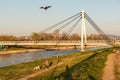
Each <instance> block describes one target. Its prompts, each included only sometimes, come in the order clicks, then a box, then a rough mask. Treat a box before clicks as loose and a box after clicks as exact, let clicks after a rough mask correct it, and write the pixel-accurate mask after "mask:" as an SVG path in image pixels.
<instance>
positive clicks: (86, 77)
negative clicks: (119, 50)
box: [29, 49, 113, 80]
mask: <svg viewBox="0 0 120 80" xmlns="http://www.w3.org/2000/svg"><path fill="white" fill-rule="evenodd" d="M112 50H113V49H104V50H96V51H94V52H95V53H96V54H93V55H91V56H90V55H89V56H84V57H82V58H79V57H78V58H77V56H78V55H76V59H74V60H73V61H70V62H68V63H66V64H63V65H61V66H59V67H57V68H56V69H54V70H51V71H49V72H46V73H44V74H42V75H39V76H36V77H34V78H31V79H29V80H72V79H74V80H101V77H102V73H103V72H102V71H103V67H104V63H105V61H106V57H107V55H108V54H109V53H111V52H112ZM86 53H88V52H83V53H82V54H86ZM71 55H73V56H74V55H75V54H71ZM67 66H68V68H67Z"/></svg>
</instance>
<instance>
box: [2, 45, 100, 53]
mask: <svg viewBox="0 0 120 80" xmlns="http://www.w3.org/2000/svg"><path fill="white" fill-rule="evenodd" d="M96 47H102V46H87V47H86V49H89V48H96ZM74 49H80V46H76V47H75V46H62V47H52V48H45V49H18V50H17V49H15V50H3V51H0V55H6V54H20V53H28V52H43V51H55V50H74Z"/></svg>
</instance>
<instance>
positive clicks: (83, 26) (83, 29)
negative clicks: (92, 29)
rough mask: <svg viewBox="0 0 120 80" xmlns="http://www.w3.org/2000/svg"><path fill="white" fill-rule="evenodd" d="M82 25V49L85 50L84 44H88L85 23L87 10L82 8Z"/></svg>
mask: <svg viewBox="0 0 120 80" xmlns="http://www.w3.org/2000/svg"><path fill="white" fill-rule="evenodd" d="M81 17H82V27H81V51H84V46H86V45H87V36H86V25H85V11H84V10H82V14H81Z"/></svg>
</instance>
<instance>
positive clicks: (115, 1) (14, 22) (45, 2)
mask: <svg viewBox="0 0 120 80" xmlns="http://www.w3.org/2000/svg"><path fill="white" fill-rule="evenodd" d="M41 6H52V7H51V8H49V9H48V10H47V11H44V10H42V9H40V7H41ZM82 9H84V10H85V12H86V13H87V14H88V15H89V16H90V17H91V18H92V19H93V20H94V21H95V23H96V24H97V25H98V26H99V27H100V28H101V29H102V30H103V31H104V32H105V33H107V34H113V35H120V0H0V34H8V35H15V36H27V35H30V34H31V33H32V32H40V31H41V30H43V29H45V28H47V27H49V26H51V25H54V24H56V23H58V22H60V21H62V20H64V19H66V18H68V17H70V16H72V15H74V14H76V13H79V12H81V10H82ZM86 23H87V21H86ZM77 28H78V29H77V30H78V31H76V32H80V27H77ZM86 28H87V34H90V33H92V32H93V30H94V29H93V28H92V27H91V26H90V25H89V23H87V25H86Z"/></svg>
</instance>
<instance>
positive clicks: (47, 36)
mask: <svg viewBox="0 0 120 80" xmlns="http://www.w3.org/2000/svg"><path fill="white" fill-rule="evenodd" d="M54 33H55V34H54ZM54 33H53V34H52V33H36V32H33V33H32V34H31V35H30V36H20V37H16V36H14V35H0V41H39V40H41V41H42V40H80V39H81V37H80V35H79V34H77V33H73V34H71V35H69V36H68V35H67V33H65V32H63V33H61V34H60V33H59V31H57V30H56V31H55V32H54ZM87 39H88V40H104V37H103V36H102V35H99V34H91V35H89V36H87Z"/></svg>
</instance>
